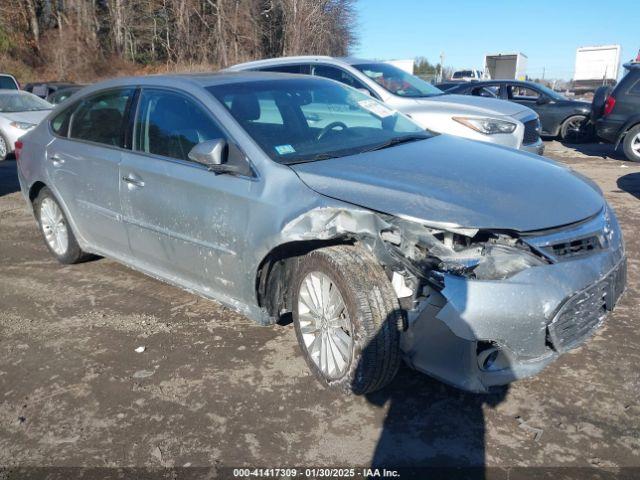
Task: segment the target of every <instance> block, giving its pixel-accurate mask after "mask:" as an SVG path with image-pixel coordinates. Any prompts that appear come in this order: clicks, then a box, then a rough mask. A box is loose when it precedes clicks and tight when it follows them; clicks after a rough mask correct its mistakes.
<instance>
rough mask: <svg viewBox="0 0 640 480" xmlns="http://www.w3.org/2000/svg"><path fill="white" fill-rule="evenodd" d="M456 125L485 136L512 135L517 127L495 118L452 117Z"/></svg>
mask: <svg viewBox="0 0 640 480" xmlns="http://www.w3.org/2000/svg"><path fill="white" fill-rule="evenodd" d="M452 118H453V120H455V121H456V122H458V123H461V124H462V125H464V126H465V127H469V128H470V129H472V130H475V131H476V132H480V133H484V134H485V135H495V134H496V133H513V132H514V131H515V129H516V127H517V125H516V124H515V123H513V122H508V121H506V120H498V119H495V118H474V117H452Z"/></svg>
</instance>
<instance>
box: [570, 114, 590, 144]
mask: <svg viewBox="0 0 640 480" xmlns="http://www.w3.org/2000/svg"><path fill="white" fill-rule="evenodd" d="M584 123H585V119H584V118H574V119H572V120H569V123H567V134H566V140H567V141H569V142H572V141H573V142H576V141H580V140H582V139H583V138H585V137H586V131H585V129H584Z"/></svg>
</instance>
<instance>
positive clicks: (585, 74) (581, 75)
mask: <svg viewBox="0 0 640 480" xmlns="http://www.w3.org/2000/svg"><path fill="white" fill-rule="evenodd" d="M620 54H621V48H620V45H599V46H594V47H580V48H578V49H577V50H576V66H575V70H574V73H573V90H574V91H575V92H587V91H593V90H595V89H596V88H598V87H599V86H601V85H615V83H616V81H617V80H618V74H619V72H620Z"/></svg>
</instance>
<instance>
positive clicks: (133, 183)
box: [122, 175, 144, 188]
mask: <svg viewBox="0 0 640 480" xmlns="http://www.w3.org/2000/svg"><path fill="white" fill-rule="evenodd" d="M122 181H123V182H124V183H126V184H127V185H128V186H129V188H133V187H138V188H142V187H144V182H143V181H142V180H141V179H140V178H136V177H134V176H132V175H127V176H126V177H122Z"/></svg>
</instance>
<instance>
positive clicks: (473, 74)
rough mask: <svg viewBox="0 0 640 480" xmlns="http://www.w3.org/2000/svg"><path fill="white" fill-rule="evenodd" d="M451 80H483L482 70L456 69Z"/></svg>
mask: <svg viewBox="0 0 640 480" xmlns="http://www.w3.org/2000/svg"><path fill="white" fill-rule="evenodd" d="M451 80H459V81H463V82H471V81H473V80H482V72H481V71H480V70H456V71H455V72H453V75H451Z"/></svg>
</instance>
